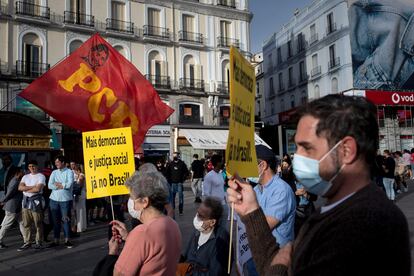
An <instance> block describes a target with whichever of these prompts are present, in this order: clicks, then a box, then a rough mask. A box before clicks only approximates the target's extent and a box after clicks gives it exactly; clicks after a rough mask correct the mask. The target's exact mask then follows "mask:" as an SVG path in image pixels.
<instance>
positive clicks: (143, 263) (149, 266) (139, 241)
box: [115, 216, 181, 276]
mask: <svg viewBox="0 0 414 276" xmlns="http://www.w3.org/2000/svg"><path fill="white" fill-rule="evenodd" d="M180 253H181V234H180V229H179V228H178V225H177V223H176V222H175V221H174V220H172V219H171V218H170V217H167V216H163V217H160V218H157V219H154V220H153V221H151V222H150V223H149V224H141V225H138V226H137V227H135V228H134V229H133V230H132V231H131V233H129V234H128V237H127V239H126V242H125V246H124V248H123V250H122V252H121V255H120V256H119V258H118V261H117V262H116V264H115V270H117V271H119V272H121V274H122V275H125V276H128V275H131V276H132V275H154V276H156V275H175V271H176V269H177V263H178V260H179V258H180Z"/></svg>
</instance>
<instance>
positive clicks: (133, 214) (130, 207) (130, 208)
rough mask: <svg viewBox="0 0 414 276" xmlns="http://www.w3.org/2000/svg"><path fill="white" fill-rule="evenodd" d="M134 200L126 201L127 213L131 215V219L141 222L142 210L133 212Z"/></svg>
mask: <svg viewBox="0 0 414 276" xmlns="http://www.w3.org/2000/svg"><path fill="white" fill-rule="evenodd" d="M134 205H135V204H134V200H132V199H131V198H129V199H128V213H129V214H130V215H131V217H133V218H136V219H137V220H141V214H142V210H138V211H137V210H135V208H134Z"/></svg>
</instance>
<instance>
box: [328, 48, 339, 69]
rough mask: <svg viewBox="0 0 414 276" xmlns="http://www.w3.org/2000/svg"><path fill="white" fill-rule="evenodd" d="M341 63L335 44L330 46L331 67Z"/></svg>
mask: <svg viewBox="0 0 414 276" xmlns="http://www.w3.org/2000/svg"><path fill="white" fill-rule="evenodd" d="M338 65H339V58H337V57H336V55H335V44H333V45H331V46H329V69H331V68H334V67H336V66H338Z"/></svg>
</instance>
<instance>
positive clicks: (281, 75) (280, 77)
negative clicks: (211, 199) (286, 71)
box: [279, 73, 285, 91]
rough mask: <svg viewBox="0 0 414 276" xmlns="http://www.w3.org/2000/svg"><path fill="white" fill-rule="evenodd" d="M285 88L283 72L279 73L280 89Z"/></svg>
mask: <svg viewBox="0 0 414 276" xmlns="http://www.w3.org/2000/svg"><path fill="white" fill-rule="evenodd" d="M282 90H285V86H284V85H283V73H279V91H282Z"/></svg>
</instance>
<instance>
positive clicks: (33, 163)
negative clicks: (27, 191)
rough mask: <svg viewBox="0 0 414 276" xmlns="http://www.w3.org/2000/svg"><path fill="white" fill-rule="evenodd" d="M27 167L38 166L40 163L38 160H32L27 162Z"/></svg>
mask: <svg viewBox="0 0 414 276" xmlns="http://www.w3.org/2000/svg"><path fill="white" fill-rule="evenodd" d="M27 165H35V166H38V163H37V161H36V160H30V161H29V162H27Z"/></svg>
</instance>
